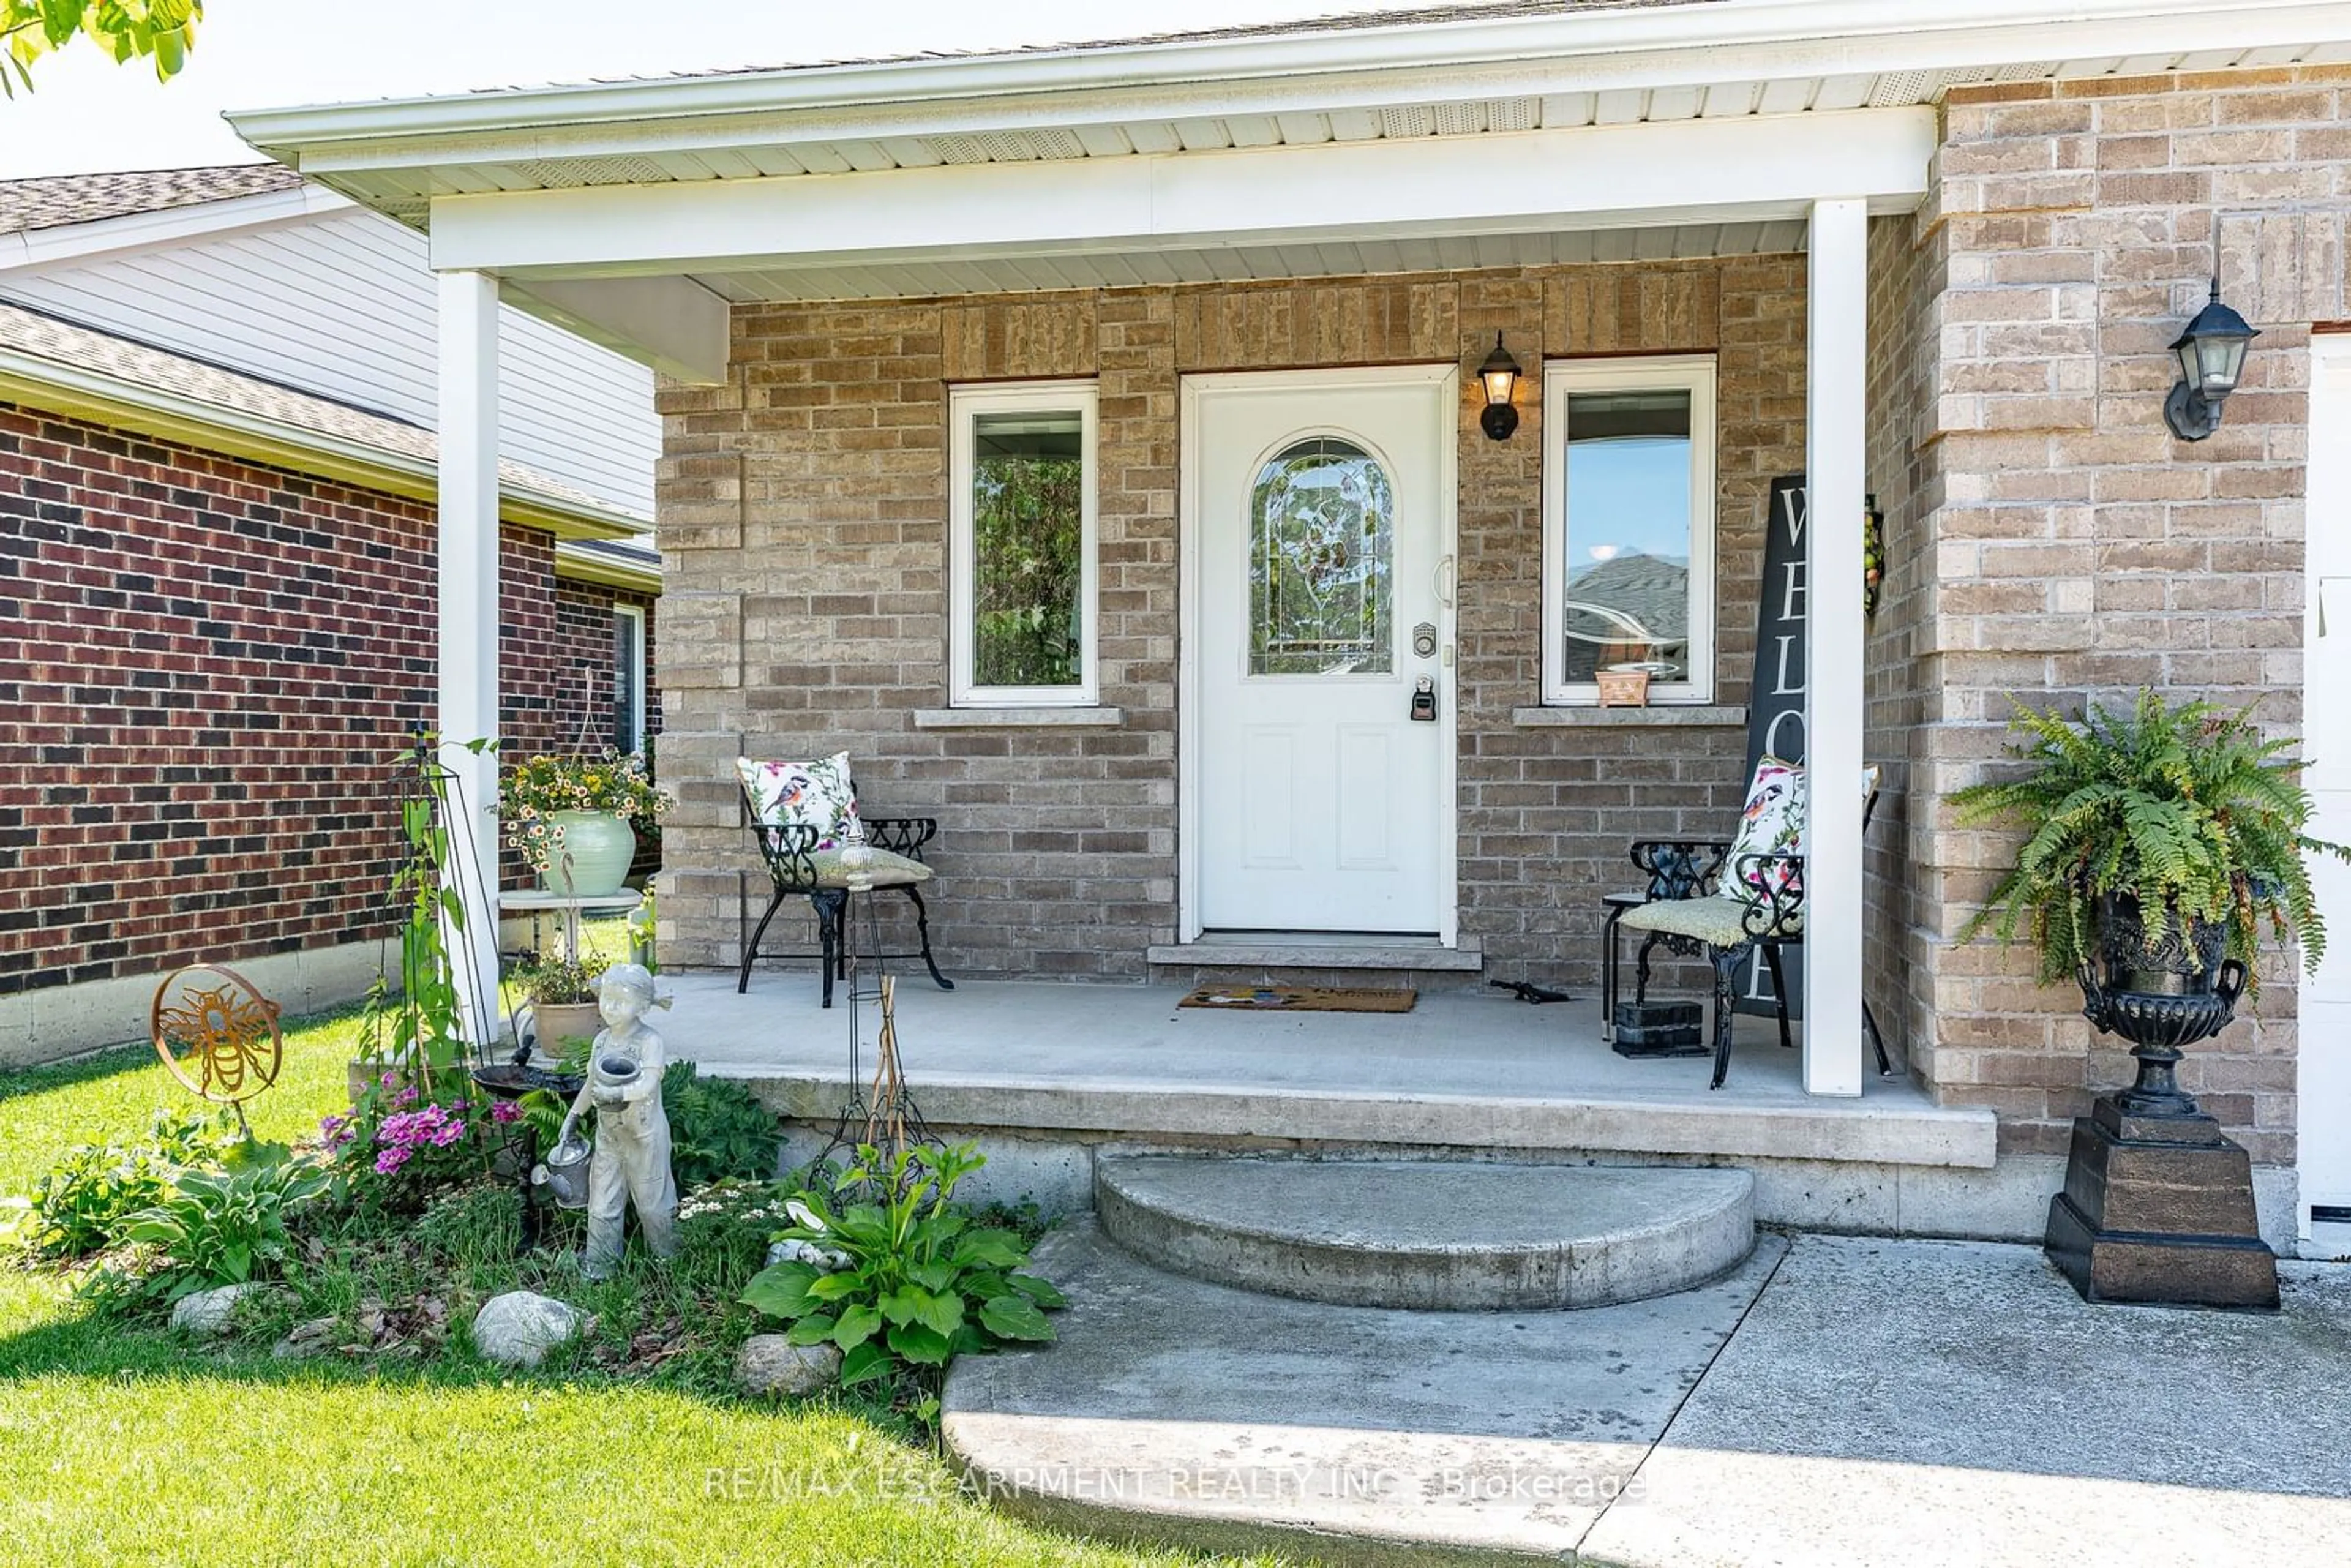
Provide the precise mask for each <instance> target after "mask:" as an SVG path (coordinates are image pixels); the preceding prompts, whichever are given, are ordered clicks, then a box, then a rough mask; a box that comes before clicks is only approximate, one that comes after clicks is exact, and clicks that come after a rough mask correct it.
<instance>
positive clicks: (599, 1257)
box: [557, 964, 677, 1280]
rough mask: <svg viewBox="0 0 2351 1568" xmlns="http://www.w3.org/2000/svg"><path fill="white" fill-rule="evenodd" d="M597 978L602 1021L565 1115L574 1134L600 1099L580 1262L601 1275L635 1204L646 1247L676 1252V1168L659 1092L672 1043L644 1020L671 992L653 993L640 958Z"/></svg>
mask: <svg viewBox="0 0 2351 1568" xmlns="http://www.w3.org/2000/svg"><path fill="white" fill-rule="evenodd" d="M595 984H596V1008H597V1010H598V1011H599V1012H600V1013H601V1014H602V1016H603V1019H604V1029H603V1030H602V1031H601V1033H599V1034H598V1035H597V1036H596V1042H595V1045H594V1047H593V1048H592V1049H591V1050H590V1053H589V1058H588V1082H586V1083H585V1084H583V1085H581V1086H580V1096H579V1098H578V1099H576V1100H574V1101H573V1102H572V1103H571V1113H570V1114H569V1115H568V1116H566V1117H565V1118H564V1119H563V1132H564V1134H569V1132H570V1131H571V1128H572V1125H573V1124H574V1123H576V1122H578V1121H579V1120H580V1115H581V1113H584V1112H585V1111H587V1110H588V1108H589V1107H590V1105H593V1106H594V1107H595V1111H596V1152H595V1154H594V1155H593V1156H592V1157H590V1160H589V1162H588V1245H587V1248H586V1249H585V1251H584V1252H583V1253H582V1254H581V1257H580V1272H581V1273H583V1274H585V1275H586V1276H587V1277H588V1278H590V1279H591V1280H601V1279H605V1278H607V1277H609V1276H610V1275H611V1272H612V1270H613V1269H614V1268H615V1267H617V1266H618V1265H619V1263H620V1261H621V1248H622V1218H623V1216H624V1215H625V1214H626V1213H627V1211H628V1209H629V1207H630V1206H631V1205H632V1204H633V1205H635V1207H636V1210H637V1225H638V1227H639V1228H641V1229H643V1231H644V1233H645V1247H646V1249H648V1250H649V1251H651V1252H652V1253H653V1256H654V1257H656V1258H668V1257H671V1256H673V1255H674V1254H675V1253H676V1251H677V1238H676V1233H675V1227H676V1223H677V1178H676V1176H674V1174H673V1173H672V1172H671V1170H670V1163H669V1113H667V1112H665V1111H664V1110H663V1109H662V1097H661V1091H662V1069H663V1068H664V1067H665V1066H667V1065H668V1062H669V1051H668V1048H667V1047H666V1046H664V1044H663V1043H662V1037H661V1036H660V1035H659V1034H657V1033H655V1032H654V1031H653V1030H652V1029H651V1028H650V1027H648V1026H647V1024H646V1023H645V1021H644V1019H645V1014H646V1013H647V1012H649V1011H651V1010H652V1009H654V1008H657V1007H661V1008H665V1007H667V1006H669V1002H670V999H669V998H667V997H662V998H655V997H654V996H653V976H652V974H650V973H649V972H648V971H647V970H646V968H645V967H644V966H643V965H642V964H615V965H613V966H612V967H611V968H609V969H607V970H605V971H604V973H603V976H602V977H601V978H600V979H598V980H597V981H596V982H595ZM561 1141H562V1139H561V1137H560V1136H559V1137H558V1139H557V1142H558V1143H560V1142H561Z"/></svg>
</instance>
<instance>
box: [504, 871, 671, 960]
mask: <svg viewBox="0 0 2351 1568" xmlns="http://www.w3.org/2000/svg"><path fill="white" fill-rule="evenodd" d="M644 901H645V895H644V894H642V893H639V892H637V891H636V889H634V888H628V887H624V888H622V890H621V891H620V892H618V893H607V894H599V895H597V896H596V897H593V898H575V897H573V896H571V895H570V894H562V893H549V892H547V891H545V890H544V889H541V888H536V887H534V888H526V889H524V890H522V891H520V892H517V893H501V894H498V913H499V914H500V915H523V914H528V915H529V916H530V945H531V946H532V947H533V948H534V949H537V948H538V946H539V939H538V932H539V925H538V923H539V921H540V919H541V918H543V917H544V916H546V915H561V916H562V920H561V921H560V923H559V926H560V929H561V930H562V932H563V957H564V960H565V962H567V963H575V964H576V963H578V962H579V961H580V919H581V918H582V917H583V916H585V915H627V914H630V913H632V911H634V910H635V909H636V907H637V905H639V904H643V902H644Z"/></svg>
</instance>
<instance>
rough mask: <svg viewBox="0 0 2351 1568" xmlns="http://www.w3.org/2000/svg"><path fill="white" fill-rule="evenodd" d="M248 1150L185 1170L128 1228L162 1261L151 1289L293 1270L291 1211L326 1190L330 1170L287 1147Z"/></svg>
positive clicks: (170, 1294)
mask: <svg viewBox="0 0 2351 1568" xmlns="http://www.w3.org/2000/svg"><path fill="white" fill-rule="evenodd" d="M247 1150H248V1152H247V1153H246V1154H245V1155H244V1156H243V1157H242V1158H239V1159H237V1160H235V1161H234V1162H233V1163H232V1164H230V1165H226V1166H221V1167H220V1168H218V1169H214V1170H189V1171H182V1172H181V1173H180V1174H179V1175H178V1176H176V1177H174V1178H173V1180H172V1186H171V1188H170V1190H169V1191H167V1192H166V1193H165V1194H164V1196H163V1197H162V1201H160V1202H158V1203H156V1204H155V1205H153V1206H152V1207H148V1208H145V1209H142V1210H141V1211H140V1212H139V1213H137V1214H135V1215H132V1216H131V1218H130V1220H129V1222H128V1223H127V1224H126V1225H125V1226H124V1227H123V1235H124V1237H125V1238H126V1239H129V1240H131V1241H135V1242H139V1243H141V1244H143V1245H145V1246H146V1247H149V1248H152V1249H153V1254H154V1257H155V1259H156V1260H157V1267H156V1268H155V1269H154V1270H153V1271H152V1273H150V1274H149V1275H148V1278H147V1281H146V1284H145V1287H144V1290H145V1293H147V1294H150V1295H157V1296H161V1297H162V1298H163V1299H164V1300H166V1301H178V1300H179V1299H180V1298H181V1297H182V1296H185V1295H188V1294H191V1293H192V1292H193V1291H204V1290H210V1289H212V1288H213V1287H214V1286H216V1285H242V1284H245V1283H246V1281H253V1280H266V1279H272V1278H275V1277H276V1276H277V1275H279V1274H281V1273H283V1272H286V1271H287V1269H288V1267H289V1265H290V1264H291V1263H292V1261H293V1260H294V1257H295V1250H294V1239H293V1237H292V1235H291V1233H290V1232H289V1231H288V1229H287V1217H288V1216H290V1215H291V1214H293V1213H294V1211H295V1210H297V1209H298V1208H300V1207H302V1206H303V1205H304V1204H306V1203H308V1202H310V1201H311V1200H312V1199H314V1198H317V1197H320V1196H321V1195H323V1194H324V1193H325V1192H326V1190H327V1188H328V1186H329V1177H328V1176H327V1173H326V1172H325V1171H323V1170H320V1169H319V1168H318V1167H317V1166H312V1165H310V1164H309V1163H308V1162H307V1161H303V1160H298V1159H295V1158H293V1157H291V1156H290V1155H287V1154H286V1153H285V1152H284V1151H283V1150H282V1149H275V1148H265V1147H262V1146H260V1145H247Z"/></svg>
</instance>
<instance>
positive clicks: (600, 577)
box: [555, 539, 662, 599]
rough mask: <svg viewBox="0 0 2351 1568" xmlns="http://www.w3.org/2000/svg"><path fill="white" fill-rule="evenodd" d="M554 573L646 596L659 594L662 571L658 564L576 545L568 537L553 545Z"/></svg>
mask: <svg viewBox="0 0 2351 1568" xmlns="http://www.w3.org/2000/svg"><path fill="white" fill-rule="evenodd" d="M555 575H556V576H558V577H560V578H563V579H566V580H569V581H572V582H592V583H595V584H597V585H598V586H600V587H603V588H619V589H625V590H626V591H629V592H631V593H642V594H644V595H646V596H647V597H648V598H653V599H658V598H660V597H661V591H662V574H661V568H660V567H659V566H656V565H653V564H651V563H647V564H646V565H643V566H633V565H631V564H630V563H629V562H627V561H623V560H614V559H612V558H611V556H608V555H599V554H597V553H595V552H594V551H592V550H586V549H580V547H579V546H578V545H576V544H574V543H572V542H571V541H570V540H568V539H566V540H563V541H561V542H559V543H558V544H557V545H556V547H555Z"/></svg>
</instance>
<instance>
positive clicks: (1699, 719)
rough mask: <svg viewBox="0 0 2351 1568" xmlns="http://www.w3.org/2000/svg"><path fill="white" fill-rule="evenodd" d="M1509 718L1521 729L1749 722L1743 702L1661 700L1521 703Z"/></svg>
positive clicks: (1722, 725)
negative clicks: (1580, 704) (1564, 704)
mask: <svg viewBox="0 0 2351 1568" xmlns="http://www.w3.org/2000/svg"><path fill="white" fill-rule="evenodd" d="M1510 722H1511V723H1512V724H1514V725H1516V726H1518V727H1520V729H1583V728H1592V729H1600V728H1614V727H1619V726H1628V725H1678V726H1683V727H1687V728H1692V729H1737V728H1739V727H1740V726H1742V725H1744V724H1746V722H1747V709H1746V708H1745V707H1743V706H1727V705H1713V704H1701V703H1660V704H1658V705H1657V706H1655V707H1520V708H1512V709H1511V710H1510Z"/></svg>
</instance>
